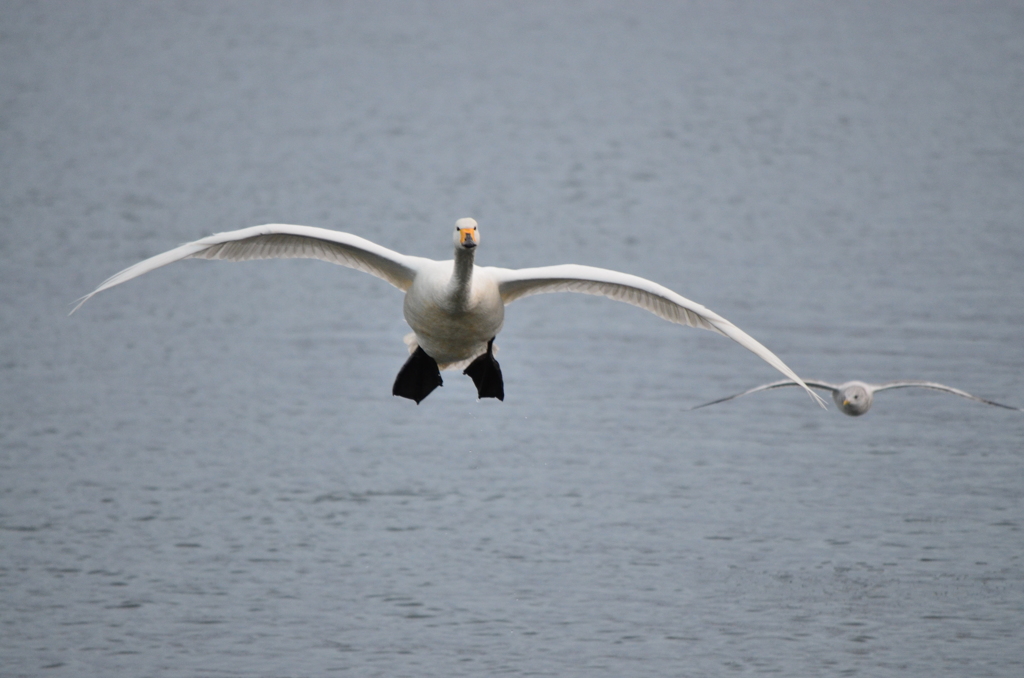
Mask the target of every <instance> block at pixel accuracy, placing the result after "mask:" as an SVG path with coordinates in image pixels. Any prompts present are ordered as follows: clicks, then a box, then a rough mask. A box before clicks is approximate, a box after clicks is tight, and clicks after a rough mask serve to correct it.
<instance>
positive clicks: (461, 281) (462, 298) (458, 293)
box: [448, 247, 475, 306]
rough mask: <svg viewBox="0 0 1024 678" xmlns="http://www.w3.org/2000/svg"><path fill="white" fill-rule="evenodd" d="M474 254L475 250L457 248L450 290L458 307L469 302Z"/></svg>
mask: <svg viewBox="0 0 1024 678" xmlns="http://www.w3.org/2000/svg"><path fill="white" fill-rule="evenodd" d="M474 252H475V250H467V249H463V248H462V247H457V248H455V266H454V267H453V269H452V279H451V282H450V283H449V288H448V289H449V292H450V294H451V298H452V300H453V301H454V302H455V303H456V305H458V306H465V305H466V304H467V303H468V302H469V291H470V289H471V288H472V287H473V259H474V257H473V254H474Z"/></svg>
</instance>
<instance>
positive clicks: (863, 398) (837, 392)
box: [690, 379, 1024, 417]
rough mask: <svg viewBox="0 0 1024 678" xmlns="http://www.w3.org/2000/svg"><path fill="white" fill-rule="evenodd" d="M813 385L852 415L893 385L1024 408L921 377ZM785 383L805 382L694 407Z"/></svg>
mask: <svg viewBox="0 0 1024 678" xmlns="http://www.w3.org/2000/svg"><path fill="white" fill-rule="evenodd" d="M804 383H805V384H806V385H807V386H810V387H811V388H820V389H822V390H824V391H831V392H832V400H834V401H835V403H836V406H838V407H839V410H840V411H841V412H842V413H843V414H848V415H850V416H851V417H859V416H860V415H862V414H864V413H865V412H867V411H868V410H870V409H871V403H872V402H873V401H874V399H875V398H874V396H875V393H877V392H879V391H887V390H889V389H891V388H930V389H932V390H934V391H942V392H944V393H952V394H953V395H958V396H960V397H962V398H968V399H970V400H975V401H977V402H979V403H985V404H986V405H995V406H996V407H1002V408H1004V409H1007V410H1016V411H1017V412H1024V409H1021V408H1019V407H1011V406H1010V405H1003V404H1002V403H997V402H995V401H992V400H985V399H984V398H979V397H978V396H976V395H971V394H970V393H967V392H966V391H961V390H960V389H958V388H953V387H952V386H946V385H945V384H939V383H936V382H934V381H918V380H916V379H904V380H903V381H889V382H886V383H884V384H868V383H865V382H863V381H847V382H845V383H842V384H830V383H828V382H827V381H812V380H810V379H808V380H806V381H805V382H804ZM785 386H803V384H797V383H796V382H795V381H793V380H791V379H783V380H782V381H774V382H772V383H770V384H762V385H761V386H756V387H754V388H752V389H750V390H749V391H744V392H743V393H737V394H735V395H731V396H728V397H726V398H719V399H718V400H712V401H711V402H709V403H704V404H703V405H697V406H695V407H691V408H690V409H691V410H696V409H700V408H701V407H707V406H708V405H717V404H718V403H724V402H727V401H729V400H735V399H736V398H739V397H741V396H745V395H750V394H751V393H757V392H758V391H768V390H771V389H773V388H783V387H785Z"/></svg>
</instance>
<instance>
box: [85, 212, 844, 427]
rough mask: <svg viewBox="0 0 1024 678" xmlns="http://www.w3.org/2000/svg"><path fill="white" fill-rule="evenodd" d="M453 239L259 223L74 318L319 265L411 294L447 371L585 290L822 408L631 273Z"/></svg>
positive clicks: (709, 314)
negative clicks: (188, 288)
mask: <svg viewBox="0 0 1024 678" xmlns="http://www.w3.org/2000/svg"><path fill="white" fill-rule="evenodd" d="M454 240H455V257H454V259H452V260H449V261H434V260H432V259H426V258H423V257H414V256H409V255H405V254H400V253H398V252H394V251H392V250H389V249H387V248H385V247H382V246H380V245H377V244H375V243H372V242H370V241H369V240H366V239H364V238H360V237H359V236H356V235H352V234H350V233H344V232H341V231H332V230H328V229H324V228H315V227H312V226H294V225H288V224H267V225H264V226H253V227H251V228H243V229H240V230H237V231H229V232H226V233H217V234H215V235H211V236H209V237H206V238H202V239H201V240H196V241H195V242H191V243H187V244H185V245H181V246H180V247H177V248H175V249H172V250H169V251H167V252H164V253H163V254H158V255H156V256H154V257H151V258H149V259H146V260H144V261H141V262H139V263H137V264H135V265H134V266H130V267H129V268H126V269H125V270H123V271H121V272H120V273H117V274H116V275H114V276H112V277H111V278H109V279H108V280H106V281H105V282H104V283H103V284H101V285H100V286H99V287H97V288H96V289H95V290H94V291H93V292H91V293H89V294H88V295H86V296H85V297H83V298H82V299H80V300H79V301H78V304H77V305H76V306H75V307H74V309H72V313H74V311H75V310H77V309H78V308H79V307H80V306H81V305H82V304H84V303H85V302H86V301H88V300H89V299H90V298H92V297H93V296H94V295H96V294H98V293H99V292H102V291H103V290H107V289H109V288H111V287H114V286H115V285H119V284H121V283H123V282H126V281H128V280H131V279H132V278H137V277H138V276H140V275H142V274H144V273H148V272H150V271H153V270H155V269H157V268H160V267H162V266H166V265H167V264H170V263H173V262H175V261H180V260H182V259H190V258H191V259H226V260H229V261H245V260H250V259H271V258H309V259H320V260H322V261H328V262H331V263H335V264H340V265H342V266H347V267H349V268H354V269H357V270H360V271H364V272H366V273H369V274H371V275H374V276H376V277H378V278H381V279H383V280H385V281H387V282H389V283H391V284H392V285H394V286H395V287H397V288H398V289H400V290H402V291H403V292H405V303H404V307H403V310H404V314H405V319H406V321H407V322H408V323H409V326H410V327H411V328H412V330H413V333H414V337H413V339H412V340H411V341H409V342H407V343H409V345H410V352H413V351H415V350H416V349H417V347H419V348H422V349H423V351H424V352H425V353H426V354H427V355H428V356H429V357H430V358H432V359H433V360H434V361H436V363H437V364H438V366H439V367H440V368H441V369H453V368H458V367H462V366H464V365H466V364H469V363H471V362H472V361H474V360H475V359H476V358H478V357H480V356H482V355H484V354H488V355H489V354H490V342H491V341H492V340H493V339H494V337H495V336H496V335H497V334H498V332H499V331H500V330H501V327H502V323H503V322H504V317H505V306H506V305H508V304H510V303H511V302H513V301H515V300H516V299H520V298H522V297H526V296H530V295H533V294H543V293H548V292H580V293H583V294H593V295H600V296H605V297H608V298H611V299H615V300H617V301H623V302H626V303H628V304H632V305H634V306H639V307H641V308H644V309H646V310H648V311H650V312H651V313H654V314H655V315H657V316H659V317H661V318H664V319H665V320H668V321H670V322H674V323H678V324H681V325H689V326H691V327H700V328H703V329H706V330H711V331H713V332H717V333H719V334H722V335H724V336H726V337H729V338H730V339H733V340H734V341H736V342H737V343H739V344H740V345H741V346H743V347H745V348H747V349H748V350H750V351H752V352H753V353H754V354H756V355H757V356H759V357H760V358H762V359H763V360H765V361H766V362H767V363H768V364H770V365H771V366H772V367H774V368H775V369H777V370H779V371H780V372H782V373H783V374H784V375H786V376H787V377H788V378H789V379H790V380H792V381H793V382H794V383H795V384H798V385H800V386H802V387H803V388H804V389H805V390H807V392H808V393H810V394H811V396H812V397H813V398H814V399H815V400H816V401H817V402H819V404H821V405H822V407H824V401H822V400H821V398H820V397H819V396H818V395H817V394H815V393H814V392H813V391H811V390H810V389H809V388H808V387H807V385H806V384H804V382H803V381H802V380H801V379H800V377H798V376H797V375H796V373H795V372H793V370H791V369H790V368H789V367H788V366H786V364H785V363H783V362H782V361H781V360H780V359H779V358H778V357H777V356H776V355H775V354H774V353H772V352H771V351H769V350H768V349H767V348H765V347H764V346H762V345H761V344H760V343H759V342H757V341H756V340H755V339H754V338H753V337H751V336H750V335H748V334H747V333H746V332H744V331H742V330H741V329H739V328H738V327H736V326H735V325H733V324H732V323H731V322H729V321H728V320H726V319H725V318H723V317H722V316H720V315H718V314H717V313H715V312H713V311H711V310H709V309H707V308H704V307H703V306H701V305H700V304H698V303H696V302H693V301H690V300H689V299H686V298H685V297H682V296H680V295H679V294H676V293H675V292H673V291H672V290H670V289H668V288H666V287H663V286H661V285H658V284H657V283H654V282H651V281H650V280H646V279H644V278H640V277H637V276H634V275H629V274H627V273H620V272H618V271H611V270H608V269H602V268H594V267H591V266H578V265H574V264H566V265H561V266H544V267H540V268H526V269H518V270H513V269H507V268H497V267H491V266H477V265H476V264H475V263H474V254H475V248H476V245H477V243H478V242H479V232H478V227H477V223H476V221H474V220H473V219H460V220H459V221H458V222H456V228H455V237H454ZM498 378H499V380H500V373H499V377H498ZM475 380H476V378H475V377H474V381H475ZM424 397H425V396H424ZM495 397H498V396H495ZM417 402H418V400H417Z"/></svg>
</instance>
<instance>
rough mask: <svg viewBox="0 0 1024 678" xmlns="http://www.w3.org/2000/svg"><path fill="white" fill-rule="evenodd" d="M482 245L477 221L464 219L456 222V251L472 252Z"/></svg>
mask: <svg viewBox="0 0 1024 678" xmlns="http://www.w3.org/2000/svg"><path fill="white" fill-rule="evenodd" d="M479 244H480V231H479V229H478V228H477V225H476V219H471V218H469V217H463V218H462V219H459V220H458V221H456V222H455V249H463V250H471V249H473V248H474V247H476V246H477V245H479Z"/></svg>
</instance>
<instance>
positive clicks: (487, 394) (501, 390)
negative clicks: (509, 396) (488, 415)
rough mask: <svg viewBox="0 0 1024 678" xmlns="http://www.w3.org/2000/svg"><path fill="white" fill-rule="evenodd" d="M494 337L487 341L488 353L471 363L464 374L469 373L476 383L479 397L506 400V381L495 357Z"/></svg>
mask: <svg viewBox="0 0 1024 678" xmlns="http://www.w3.org/2000/svg"><path fill="white" fill-rule="evenodd" d="M493 346H494V338H493V337H492V338H491V340H490V341H488V342H487V353H484V354H483V355H481V356H480V357H478V358H477V359H476V360H474V361H473V362H471V363H470V364H469V367H467V368H466V369H465V370H463V372H462V373H463V374H468V375H469V376H470V377H471V378H472V379H473V383H474V384H476V395H477V397H478V398H497V399H498V400H505V382H504V381H503V380H502V378H501V366H500V365H498V361H497V360H495V359H494V352H493V351H492V348H493Z"/></svg>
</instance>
